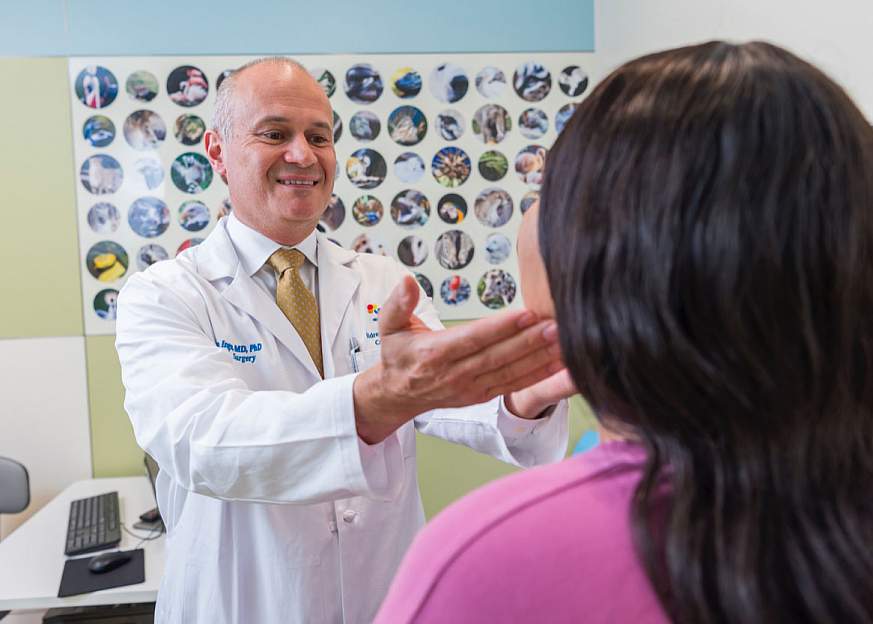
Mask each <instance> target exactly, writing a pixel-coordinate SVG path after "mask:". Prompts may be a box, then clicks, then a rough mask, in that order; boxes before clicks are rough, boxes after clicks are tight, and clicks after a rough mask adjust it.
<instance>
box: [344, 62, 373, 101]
mask: <svg viewBox="0 0 873 624" xmlns="http://www.w3.org/2000/svg"><path fill="white" fill-rule="evenodd" d="M343 89H344V90H345V92H346V97H348V98H349V99H350V100H351V101H352V102H356V103H357V104H372V103H373V102H375V101H376V100H378V99H379V96H381V95H382V90H383V86H382V77H381V76H380V75H379V72H378V71H376V70H375V69H374V68H373V66H372V65H370V64H369V63H360V64H358V65H352V66H351V67H350V68H349V69H348V71H346V81H345V84H344V85H343Z"/></svg>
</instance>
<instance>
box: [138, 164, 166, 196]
mask: <svg viewBox="0 0 873 624" xmlns="http://www.w3.org/2000/svg"><path fill="white" fill-rule="evenodd" d="M134 169H135V170H136V172H137V173H138V174H139V175H140V179H141V180H142V186H143V187H145V189H146V190H149V191H151V190H153V189H156V188H158V187H159V186H160V185H161V182H163V181H164V168H163V167H162V166H161V162H160V161H159V160H156V159H155V158H151V157H150V156H146V157H145V158H140V159H139V160H137V161H136V164H135V166H134Z"/></svg>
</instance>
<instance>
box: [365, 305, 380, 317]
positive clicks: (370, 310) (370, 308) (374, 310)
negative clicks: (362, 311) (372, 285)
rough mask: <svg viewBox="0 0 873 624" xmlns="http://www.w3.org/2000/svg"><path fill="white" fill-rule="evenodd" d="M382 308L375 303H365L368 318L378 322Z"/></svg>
mask: <svg viewBox="0 0 873 624" xmlns="http://www.w3.org/2000/svg"><path fill="white" fill-rule="evenodd" d="M381 310H382V306H380V305H376V304H375V303H368V304H367V314H369V315H370V320H372V321H375V322H378V321H379V312H380V311H381Z"/></svg>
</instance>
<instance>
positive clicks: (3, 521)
mask: <svg viewBox="0 0 873 624" xmlns="http://www.w3.org/2000/svg"><path fill="white" fill-rule="evenodd" d="M0 351H2V353H3V357H2V358H0V380H2V390H3V403H2V405H3V407H2V410H0V414H2V416H0V455H3V456H5V457H11V458H12V459H15V460H17V461H20V462H21V463H22V464H24V465H25V466H26V467H27V470H28V472H29V473H30V506H29V507H28V508H27V509H26V510H25V511H24V512H22V513H20V514H14V515H4V516H0V539H2V537H4V536H6V535H8V534H9V533H10V532H12V530H13V529H14V528H15V527H17V526H18V525H19V524H21V523H22V522H24V520H26V519H27V518H29V517H30V516H31V515H32V514H33V513H35V512H36V511H37V510H38V509H40V508H41V507H42V506H43V505H45V504H46V503H47V502H48V501H50V500H51V499H52V498H54V497H55V496H56V495H57V494H58V493H59V492H60V491H61V490H63V489H64V488H65V487H66V486H68V485H69V484H71V483H73V482H74V481H78V480H80V479H90V478H91V433H90V432H91V429H90V426H89V424H88V396H87V392H88V391H87V387H88V385H87V379H86V377H85V339H84V338H83V337H82V336H74V337H65V338H19V339H14V340H0ZM46 539H56V540H57V541H58V544H59V546H58V548H61V544H62V542H63V539H64V538H63V535H61V534H59V535H55V536H46Z"/></svg>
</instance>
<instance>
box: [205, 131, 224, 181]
mask: <svg viewBox="0 0 873 624" xmlns="http://www.w3.org/2000/svg"><path fill="white" fill-rule="evenodd" d="M203 145H204V147H205V148H206V157H207V158H209V164H210V165H212V170H213V171H215V173H217V174H218V175H219V176H221V179H222V180H224V183H225V184H227V167H225V165H224V144H223V143H222V142H221V137H220V136H218V133H217V132H216V131H215V130H207V131H206V134H205V135H204V136H203Z"/></svg>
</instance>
